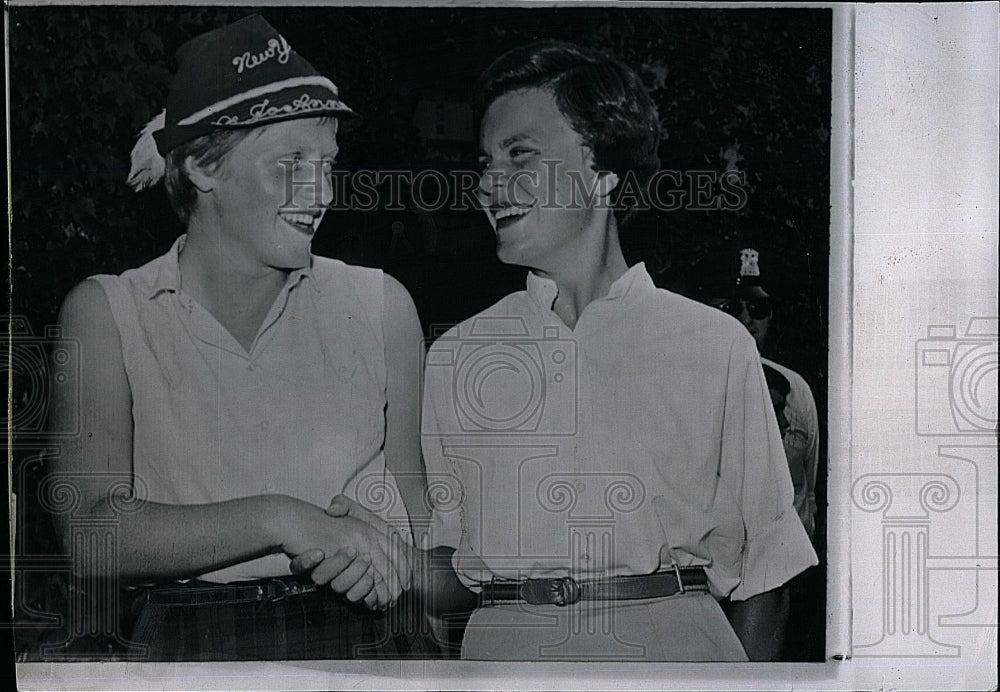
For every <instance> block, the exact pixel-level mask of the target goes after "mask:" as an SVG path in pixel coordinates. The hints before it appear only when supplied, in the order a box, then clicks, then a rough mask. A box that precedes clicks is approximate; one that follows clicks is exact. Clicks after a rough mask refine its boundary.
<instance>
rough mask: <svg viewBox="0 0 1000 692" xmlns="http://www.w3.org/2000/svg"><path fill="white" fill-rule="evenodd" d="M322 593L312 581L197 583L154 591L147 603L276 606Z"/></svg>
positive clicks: (305, 579) (275, 579) (297, 579)
mask: <svg viewBox="0 0 1000 692" xmlns="http://www.w3.org/2000/svg"><path fill="white" fill-rule="evenodd" d="M318 589H319V587H318V586H316V584H314V583H313V582H312V581H311V580H310V579H309V578H308V577H274V578H272V579H260V580H257V581H244V582H233V583H230V584H213V583H211V582H205V581H199V580H194V581H190V582H187V583H184V584H172V585H170V586H157V587H154V588H151V589H149V590H148V591H147V592H146V598H145V601H146V603H149V604H150V605H161V606H197V605H237V604H241V603H264V602H276V601H281V600H284V599H286V598H293V597H295V596H302V595H303V594H307V593H312V592H314V591H317V590H318Z"/></svg>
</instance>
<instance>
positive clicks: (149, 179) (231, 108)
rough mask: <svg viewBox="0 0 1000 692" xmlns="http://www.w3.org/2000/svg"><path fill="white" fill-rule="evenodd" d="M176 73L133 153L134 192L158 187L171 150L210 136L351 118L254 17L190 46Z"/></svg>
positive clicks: (332, 90) (327, 85)
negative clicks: (164, 101)
mask: <svg viewBox="0 0 1000 692" xmlns="http://www.w3.org/2000/svg"><path fill="white" fill-rule="evenodd" d="M177 65H178V67H177V73H176V74H175V75H174V78H173V81H172V82H171V84H170V92H169V95H168V96H167V107H166V109H165V110H164V111H163V112H161V113H160V114H159V115H157V116H156V117H155V118H153V120H152V121H151V122H150V123H149V124H148V125H146V127H145V128H144V129H143V131H142V133H140V137H139V141H138V142H137V143H136V146H135V148H134V149H133V151H132V172H131V173H130V174H129V184H130V185H132V187H134V188H135V189H137V190H139V189H142V188H143V187H146V186H148V185H152V184H154V183H156V182H158V181H159V179H160V178H161V177H162V175H163V157H164V156H166V155H167V153H169V152H170V151H171V150H172V149H174V148H176V147H177V146H179V145H181V144H184V143H185V142H189V141H191V140H192V139H195V138H197V137H201V136H203V135H207V134H209V133H211V132H213V131H215V130H219V129H233V128H246V127H258V126H261V125H268V124H271V123H276V122H280V121H283V120H293V119H296V118H315V117H321V116H334V117H338V118H339V117H344V116H353V115H356V114H355V113H354V111H353V110H351V109H350V108H349V107H348V106H347V104H345V103H344V102H343V101H342V100H341V99H340V95H339V92H338V90H337V86H336V85H335V84H334V83H333V82H332V81H330V80H329V79H328V78H327V77H324V76H323V75H321V74H319V72H317V70H316V68H314V67H313V66H312V65H310V64H309V62H308V61H306V60H305V59H304V58H303V57H302V56H300V55H299V54H298V53H296V52H295V51H294V50H293V49H292V47H291V46H290V45H289V44H288V42H287V41H286V40H285V38H284V37H283V36H282V35H281V34H280V33H278V31H277V30H276V29H275V28H274V27H272V26H271V25H270V24H268V23H267V21H265V20H264V18H263V17H261V16H260V15H258V14H254V15H250V16H249V17H245V18H243V19H241V20H239V21H237V22H234V23H232V24H229V25H227V26H223V27H220V28H218V29H214V30H212V31H209V32H206V33H204V34H201V35H200V36H197V37H195V38H193V39H191V40H190V41H188V42H187V43H185V44H184V45H182V46H181V47H180V48H179V49H178V50H177Z"/></svg>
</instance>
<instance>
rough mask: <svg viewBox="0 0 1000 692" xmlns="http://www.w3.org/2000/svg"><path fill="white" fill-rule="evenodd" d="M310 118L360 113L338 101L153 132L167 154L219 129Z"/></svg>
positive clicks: (162, 152) (159, 147)
mask: <svg viewBox="0 0 1000 692" xmlns="http://www.w3.org/2000/svg"><path fill="white" fill-rule="evenodd" d="M309 118H337V119H338V120H343V119H349V120H357V119H360V118H361V116H360V115H358V114H357V113H356V112H355V111H354V110H353V109H351V108H350V107H349V106H348V105H347V104H346V103H344V102H343V101H337V103H336V105H334V106H333V107H332V108H324V109H322V110H314V111H310V112H302V113H289V114H284V115H276V116H275V117H272V118H267V119H264V120H258V121H256V122H253V123H238V124H235V125H216V124H212V123H198V124H196V125H172V126H171V125H168V126H167V127H165V128H163V129H162V130H157V131H156V132H154V133H153V138H154V139H155V140H156V148H157V150H158V151H159V152H160V155H161V156H166V155H167V154H168V153H169V152H170V151H172V150H174V149H176V148H177V147H179V146H180V145H182V144H186V143H187V142H190V141H192V140H195V139H197V138H199V137H204V136H205V135H209V134H211V133H213V132H217V131H219V130H249V129H253V128H256V127H267V126H268V125H273V124H275V123H280V122H286V121H288V120H305V119H309Z"/></svg>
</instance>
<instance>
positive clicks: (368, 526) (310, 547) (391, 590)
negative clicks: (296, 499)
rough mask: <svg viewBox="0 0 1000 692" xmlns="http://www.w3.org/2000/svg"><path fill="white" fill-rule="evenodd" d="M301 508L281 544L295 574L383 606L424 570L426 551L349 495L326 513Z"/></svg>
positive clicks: (339, 497)
mask: <svg viewBox="0 0 1000 692" xmlns="http://www.w3.org/2000/svg"><path fill="white" fill-rule="evenodd" d="M299 509H301V510H303V511H300V512H297V513H296V514H297V515H298V516H297V519H296V521H295V525H293V526H292V527H290V529H291V530H290V531H289V532H288V534H287V535H293V536H295V538H294V539H293V540H290V541H288V542H286V543H284V544H283V545H282V546H281V548H282V550H283V551H284V552H285V554H287V555H288V556H289V557H290V558H291V565H290V568H291V571H292V573H294V574H308V575H309V576H310V577H311V578H312V581H313V582H314V583H315V584H317V585H318V586H321V587H324V586H327V585H329V587H330V588H331V589H332V590H333V591H335V592H336V593H338V594H342V595H343V596H344V597H345V598H346V599H347V600H348V601H351V602H352V603H357V602H364V603H365V605H366V606H368V608H370V609H372V610H385V609H387V608H389V607H391V606H392V605H394V604H395V603H396V601H397V600H398V599H399V597H400V595H401V594H402V592H403V591H407V590H409V589H410V588H411V586H413V585H414V583H415V581H419V579H421V578H422V575H423V573H424V570H423V569H420V563H421V562H422V561H423V560H424V559H425V555H426V553H424V552H423V551H421V550H418V549H417V548H415V547H414V546H413V545H411V544H410V542H409V541H407V540H406V539H405V538H403V536H402V535H401V534H400V533H399V531H397V530H396V529H395V528H393V527H392V526H390V525H389V524H387V523H386V522H385V521H383V520H382V519H381V518H379V517H378V516H376V515H375V514H373V513H372V512H370V511H368V510H367V509H365V508H364V507H362V506H361V505H359V504H357V503H356V502H354V501H353V500H351V499H350V498H348V497H347V496H345V495H337V496H336V497H334V498H333V501H332V502H331V503H330V506H329V507H327V509H326V510H325V511H323V510H321V509H320V508H318V507H316V506H314V505H309V507H308V508H303V507H301V506H300V507H299Z"/></svg>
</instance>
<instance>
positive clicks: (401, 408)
mask: <svg viewBox="0 0 1000 692" xmlns="http://www.w3.org/2000/svg"><path fill="white" fill-rule="evenodd" d="M383 333H384V334H385V361H386V373H387V374H386V397H387V399H388V405H387V407H386V435H385V460H386V466H387V467H388V469H389V470H390V471H391V472H392V473H393V475H394V476H395V478H396V485H397V487H398V488H399V491H400V493H401V494H402V496H403V503H404V504H405V505H406V511H407V514H408V515H409V517H410V526H411V528H412V530H413V538H414V542H415V544H416V545H420V544H421V538H422V533H423V532H424V531H425V530H426V529H425V528H424V527H426V526H427V525H428V523H429V522H430V509H429V507H428V506H427V502H426V500H425V499H424V497H425V493H426V490H427V477H426V471H425V469H424V461H423V456H422V455H421V452H420V374H421V370H422V369H423V363H424V357H423V356H424V351H423V332H422V331H421V328H420V321H419V320H418V318H417V310H416V308H415V307H414V306H413V300H412V299H411V298H410V294H409V293H408V292H407V291H406V289H405V288H404V287H403V285H402V284H400V283H399V282H398V281H397V280H396V279H394V278H392V277H391V276H389V275H388V274H386V275H385V311H384V313H383Z"/></svg>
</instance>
